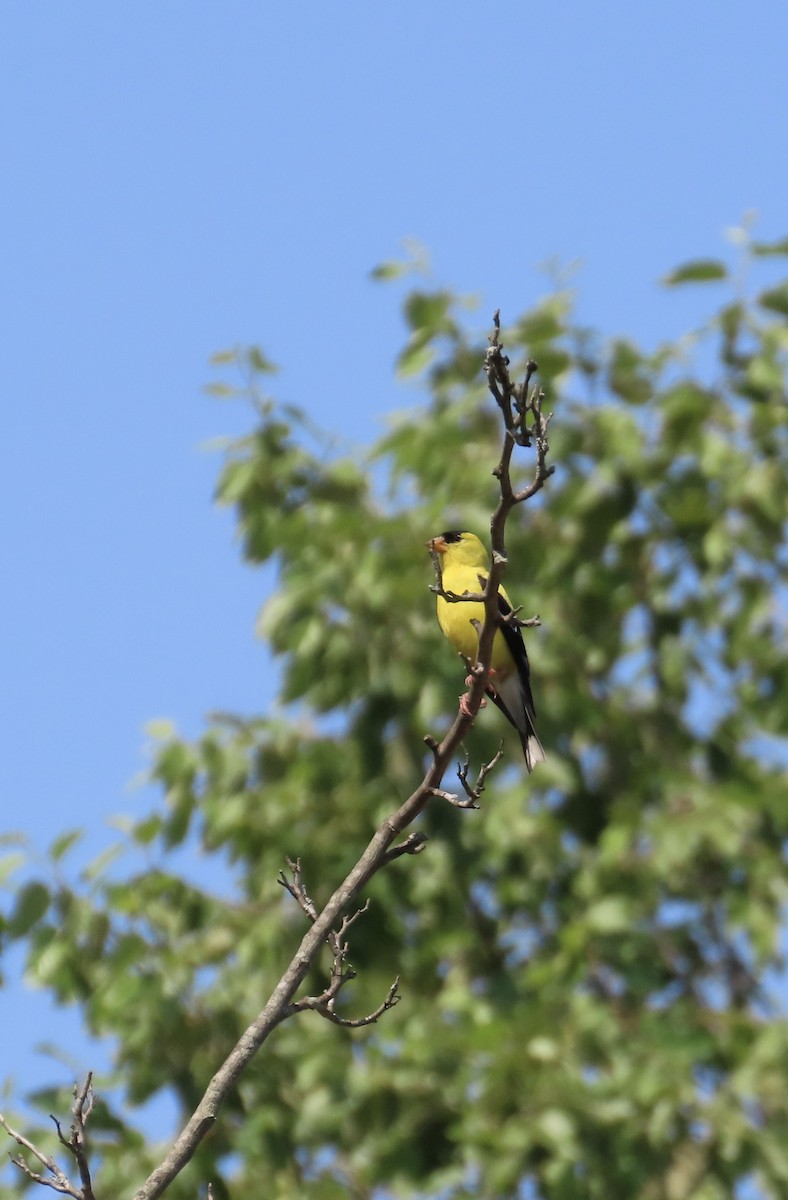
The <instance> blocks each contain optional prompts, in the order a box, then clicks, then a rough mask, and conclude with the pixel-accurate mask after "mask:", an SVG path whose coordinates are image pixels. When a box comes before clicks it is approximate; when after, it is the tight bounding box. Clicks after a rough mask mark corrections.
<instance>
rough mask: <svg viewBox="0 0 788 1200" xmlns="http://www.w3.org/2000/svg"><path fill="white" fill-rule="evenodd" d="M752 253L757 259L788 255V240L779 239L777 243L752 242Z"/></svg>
mask: <svg viewBox="0 0 788 1200" xmlns="http://www.w3.org/2000/svg"><path fill="white" fill-rule="evenodd" d="M750 251H751V253H752V254H754V255H755V256H756V258H769V257H774V256H777V255H786V254H788V238H779V239H778V240H777V241H776V242H751V243H750Z"/></svg>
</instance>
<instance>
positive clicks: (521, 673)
mask: <svg viewBox="0 0 788 1200" xmlns="http://www.w3.org/2000/svg"><path fill="white" fill-rule="evenodd" d="M498 611H499V613H500V614H501V616H502V617H508V616H509V614H510V613H511V611H512V608H511V605H510V604H508V603H507V602H506V600H504V598H503V596H502V595H501V593H500V592H499V593H498ZM500 629H501V633H502V634H503V640H504V641H505V642H506V645H507V647H508V649H509V653H510V654H511V656H512V658H513V659H514V661H515V663H516V665H517V675H518V677H519V680H520V687H521V688H522V692H523V700H524V702H525V706H526V708H527V710H528V714H529V716H530V717H531V718H532V719H533V718H534V717H535V716H536V706H535V705H534V698H533V694H532V692H531V668H530V665H529V663H528V655H527V654H526V652H525V642H524V641H523V635H522V633H521V632H520V630H519V629H518V628H517V626H516V625H512V623H511V622H510V621H501V622H500Z"/></svg>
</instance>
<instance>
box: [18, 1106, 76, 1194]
mask: <svg viewBox="0 0 788 1200" xmlns="http://www.w3.org/2000/svg"><path fill="white" fill-rule="evenodd" d="M55 1124H56V1125H57V1122H55ZM0 1127H2V1128H3V1129H4V1130H5V1131H6V1133H7V1134H8V1136H9V1137H10V1138H13V1140H14V1141H15V1142H16V1144H17V1145H18V1146H21V1147H22V1149H23V1150H27V1152H28V1154H32V1155H33V1157H34V1158H35V1159H37V1160H38V1162H39V1163H40V1164H41V1166H42V1167H45V1168H46V1171H47V1174H46V1175H43V1174H41V1172H39V1171H34V1170H33V1168H32V1167H31V1166H29V1165H28V1163H27V1162H26V1160H25V1159H24V1158H23V1157H22V1155H21V1154H16V1155H12V1154H9V1158H10V1159H11V1162H12V1163H13V1164H14V1166H15V1167H18V1168H19V1170H20V1171H21V1172H22V1174H23V1175H26V1176H27V1178H28V1179H30V1180H32V1182H33V1183H40V1184H41V1185H42V1187H48V1188H51V1190H52V1191H53V1192H59V1193H60V1195H62V1196H73V1197H74V1200H93V1193H92V1192H89V1193H85V1192H83V1191H82V1190H81V1189H80V1188H78V1187H76V1186H75V1185H74V1184H72V1182H71V1180H70V1179H69V1178H68V1176H67V1175H66V1173H65V1171H63V1169H62V1168H61V1167H60V1166H59V1165H58V1163H57V1162H56V1161H55V1159H54V1158H52V1156H51V1155H49V1154H44V1152H43V1150H40V1149H39V1148H38V1146H37V1145H36V1144H35V1142H31V1141H30V1139H29V1138H26V1137H25V1136H24V1134H21V1133H18V1132H17V1130H16V1129H13V1128H12V1127H11V1126H10V1125H9V1124H8V1121H7V1120H6V1119H5V1117H4V1116H3V1114H2V1113H0ZM58 1134H60V1131H59V1129H58ZM60 1140H61V1142H63V1145H64V1146H68V1145H69V1143H68V1142H67V1141H66V1140H65V1139H64V1138H63V1137H62V1136H60Z"/></svg>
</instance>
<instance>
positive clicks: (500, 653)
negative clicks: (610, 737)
mask: <svg viewBox="0 0 788 1200" xmlns="http://www.w3.org/2000/svg"><path fill="white" fill-rule="evenodd" d="M427 549H428V550H431V551H433V552H434V553H435V554H440V555H441V567H442V577H443V589H444V591H446V592H454V593H455V595H457V596H461V595H462V594H463V592H475V593H476V594H478V593H479V592H481V591H483V590H484V587H485V584H486V583H487V572H488V570H489V561H490V560H489V557H488V555H487V551H486V550H485V548H484V546H483V545H482V543H481V542H480V541H479V539H478V538H477V536H476V534H475V533H460V532H458V531H457V530H456V529H451V530H448V531H447V532H446V533H440V534H438V536H437V537H433V538H430V540H429V541H428V542H427ZM498 611H499V612H500V614H501V616H502V617H506V616H507V615H508V614H509V613H511V611H512V606H511V603H510V602H509V597H508V596H507V594H506V592H505V591H504V589H503V588H499V590H498ZM473 622H478V631H477V628H476V626H475V625H474V624H473ZM438 624H439V625H440V627H441V629H442V630H443V632H444V634H445V635H446V637H447V638H448V639H449V641H450V642H451V644H452V646H454V648H455V650H457V651H458V653H459V654H461V655H462V656H463V658H466V659H468V660H469V661H470V662H475V660H476V652H477V650H478V647H479V633H480V632H481V629H482V626H483V625H484V605H483V604H481V603H480V602H479V601H478V600H475V601H473V600H469V601H459V602H457V601H455V602H454V603H451V602H450V601H448V600H445V599H444V597H443V596H438ZM530 677H531V669H530V667H529V665H528V655H527V654H526V652H525V644H524V643H523V635H522V633H521V632H520V630H519V629H518V628H517V626H516V625H512V624H510V623H509V622H508V621H504V620H502V621H501V622H500V624H499V628H498V631H497V633H496V634H495V639H494V641H493V651H492V661H491V663H490V679H489V683H488V686H487V693H488V695H489V696H490V698H491V699H492V701H493V702H494V703H495V704H497V706H498V708H500V710H501V712H502V713H503V715H504V716H505V717H506V719H507V721H509V722H510V724H512V725H513V726H514V727H515V729H516V730H517V732H518V734H519V735H520V741H521V743H522V747H523V754H524V755H525V765H526V767H527V768H528V770H529V771H532V770H533V769H534V767H535V766H536V764H537V763H540V762H544V760H545V752H544V749H543V747H542V743H541V742H540V741H539V738H538V737H537V735H536V729H535V721H536V709H535V708H534V698H533V695H532V694H531V678H530Z"/></svg>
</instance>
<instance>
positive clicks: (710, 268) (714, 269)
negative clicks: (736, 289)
mask: <svg viewBox="0 0 788 1200" xmlns="http://www.w3.org/2000/svg"><path fill="white" fill-rule="evenodd" d="M727 277H728V270H727V267H726V266H725V264H724V263H722V262H719V261H718V260H717V259H715V258H695V259H692V260H691V261H690V262H686V263H682V265H681V266H680V267H676V268H674V270H672V271H670V272H669V273H668V274H667V275H665V276H664V277H663V279H662V282H663V284H665V285H666V287H675V286H676V285H677V284H680V283H710V282H714V281H717V280H720V279H727Z"/></svg>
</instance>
